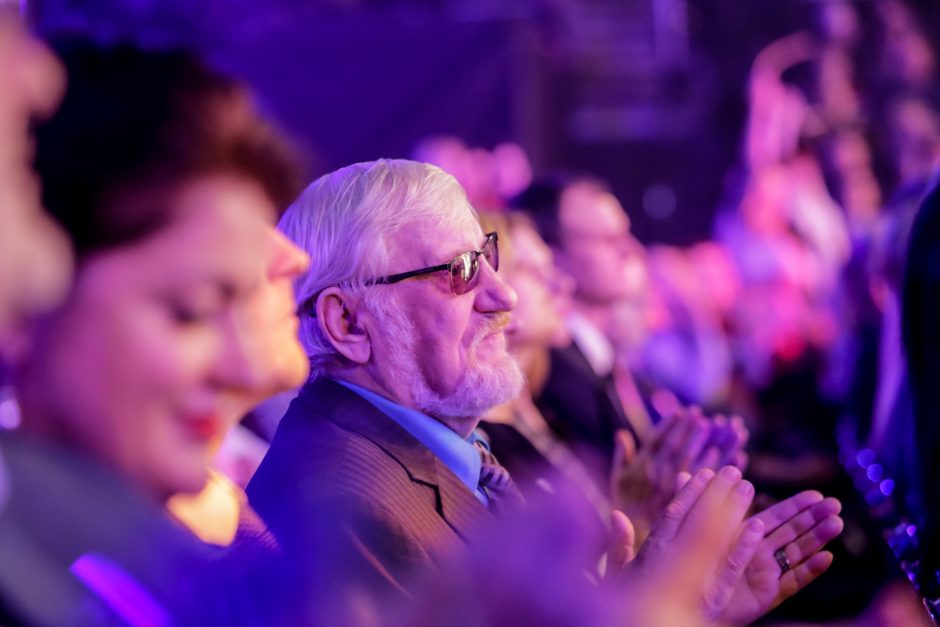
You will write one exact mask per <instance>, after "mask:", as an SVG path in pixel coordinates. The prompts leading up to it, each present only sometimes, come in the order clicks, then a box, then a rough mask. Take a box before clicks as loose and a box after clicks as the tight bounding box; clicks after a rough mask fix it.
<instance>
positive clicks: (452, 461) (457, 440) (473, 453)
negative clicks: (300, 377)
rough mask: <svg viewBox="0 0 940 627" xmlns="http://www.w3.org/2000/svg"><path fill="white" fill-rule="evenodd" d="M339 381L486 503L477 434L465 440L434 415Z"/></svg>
mask: <svg viewBox="0 0 940 627" xmlns="http://www.w3.org/2000/svg"><path fill="white" fill-rule="evenodd" d="M336 382H337V383H339V384H340V385H342V386H344V387H345V388H347V389H349V390H351V391H353V392H355V393H356V394H358V395H359V396H361V397H362V398H364V399H365V400H367V401H369V402H370V403H372V404H373V405H374V406H375V407H376V409H378V410H379V411H381V412H382V413H383V414H385V415H386V416H388V417H389V418H391V419H392V420H394V421H395V422H397V423H398V424H399V425H400V426H401V427H402V428H403V429H404V430H405V431H407V432H408V433H410V434H411V435H412V436H414V438H415V439H416V440H418V441H419V442H421V444H423V445H424V446H426V447H427V448H428V449H429V450H430V451H431V452H432V453H434V456H435V457H437V458H438V459H439V460H441V462H443V463H444V465H445V466H447V468H448V469H449V470H450V471H451V472H452V473H454V474H455V475H456V476H457V478H458V479H460V481H461V483H463V484H464V485H466V486H467V488H469V489H470V491H471V492H473V493H474V494H476V495H478V496H477V498H479V499H480V500H481V501H484V502H485V500H484V499H485V497H484V496H483V493H482V492H480V490H479V489H478V487H479V483H480V466H481V461H480V454H479V452H477V449H476V447H475V446H474V445H473V442H474V440H475V439H477V436H476V435H475V434H471V435H470V437H469V438H467V439H466V440H464V439H463V438H461V437H460V436H459V435H457V432H456V431H454V430H453V429H451V428H450V427H448V426H447V425H445V424H444V423H442V422H440V421H438V420H435V419H434V418H431V417H430V416H428V415H427V414H423V413H421V412H420V411H417V410H415V409H410V408H408V407H403V406H401V405H399V404H398V403H395V402H393V401H390V400H389V399H387V398H385V397H384V396H380V395H378V394H376V393H375V392H373V391H371V390H367V389H365V388H363V387H361V386H358V385H356V384H355V383H350V382H348V381H341V380H339V379H337V380H336Z"/></svg>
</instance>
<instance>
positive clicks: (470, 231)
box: [399, 209, 484, 265]
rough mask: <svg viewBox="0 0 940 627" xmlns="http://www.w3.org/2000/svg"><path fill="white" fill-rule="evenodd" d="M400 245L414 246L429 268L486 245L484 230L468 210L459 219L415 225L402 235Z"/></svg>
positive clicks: (431, 221) (416, 223) (450, 218)
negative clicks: (484, 242) (484, 243)
mask: <svg viewBox="0 0 940 627" xmlns="http://www.w3.org/2000/svg"><path fill="white" fill-rule="evenodd" d="M401 235H402V237H400V238H399V246H405V247H409V246H411V247H413V250H414V252H415V253H416V254H417V255H419V256H420V257H421V259H423V260H424V262H425V263H427V264H428V265H436V264H438V263H443V262H445V261H449V260H450V259H452V258H453V257H455V256H456V255H459V254H460V253H464V252H467V251H468V250H477V249H479V248H480V246H482V245H483V238H484V236H483V229H482V227H480V223H479V222H478V221H477V219H476V216H475V215H474V214H473V213H471V211H470V210H469V209H468V210H467V211H466V212H461V213H460V214H458V215H455V216H449V217H444V218H439V219H426V220H420V221H418V222H415V223H412V225H411V226H410V227H408V228H406V229H403V231H402V233H401Z"/></svg>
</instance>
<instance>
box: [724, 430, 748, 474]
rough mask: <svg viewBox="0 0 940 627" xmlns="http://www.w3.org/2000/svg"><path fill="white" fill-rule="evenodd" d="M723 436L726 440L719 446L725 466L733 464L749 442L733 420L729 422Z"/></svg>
mask: <svg viewBox="0 0 940 627" xmlns="http://www.w3.org/2000/svg"><path fill="white" fill-rule="evenodd" d="M723 435H724V439H723V440H722V442H721V443H720V444H719V446H718V448H720V449H721V452H722V455H721V462H720V463H721V464H723V465H727V464H732V463H733V462H734V459H735V457H736V456H737V454H738V451H740V450H741V448H743V447H744V444H745V442H747V437H746V434H742V433H741V431H739V430H738V429H737V428H735V426H734V422H733V420H732V421H729V422H728V425H727V427H726V428H725V432H724V434H723Z"/></svg>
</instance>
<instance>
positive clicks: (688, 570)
mask: <svg viewBox="0 0 940 627" xmlns="http://www.w3.org/2000/svg"><path fill="white" fill-rule="evenodd" d="M746 440H747V430H746V429H745V428H744V426H743V423H742V422H741V420H740V419H739V418H732V419H726V418H724V417H722V416H718V417H716V418H708V417H705V416H703V415H702V413H701V412H700V411H699V410H698V409H696V408H689V409H681V410H679V411H678V412H676V414H675V415H673V416H672V417H670V418H669V419H667V420H665V421H664V422H663V423H661V424H660V425H659V426H658V427H657V428H656V429H655V430H654V431H653V432H652V433H651V434H650V437H649V438H648V439H647V441H646V442H645V443H644V446H643V447H641V449H640V451H639V452H636V450H635V449H634V447H633V446H632V440H630V439H629V435H627V434H620V435H619V436H618V445H617V455H616V456H615V457H616V459H615V464H614V469H613V476H612V479H613V481H612V490H613V495H612V496H613V503H614V507H615V509H614V511H613V513H612V514H611V533H610V537H609V547H608V556H607V580H608V582H607V585H614V586H615V587H616V588H618V590H619V591H621V592H625V594H626V596H627V600H628V602H627V603H625V604H623V605H622V607H624V608H625V610H624V611H626V612H627V614H628V616H627V617H625V618H626V619H627V620H628V623H624V624H637V625H716V624H721V625H744V624H748V623H750V622H752V621H754V620H756V619H757V618H759V617H760V616H762V615H763V614H765V613H767V612H769V611H770V610H772V609H773V608H775V607H776V606H777V605H779V604H780V603H781V602H782V601H784V600H785V599H787V598H789V597H790V596H792V595H794V594H795V593H796V592H798V591H799V590H800V589H802V588H803V587H805V586H806V585H807V584H809V583H810V582H811V581H813V580H814V579H816V578H817V577H818V576H819V575H821V574H822V573H823V572H825V571H826V569H828V568H829V566H830V564H831V563H832V554H831V553H829V552H828V551H824V550H823V547H824V546H825V545H826V543H828V542H829V541H830V540H832V539H833V538H835V537H836V536H837V535H838V534H839V533H840V532H841V531H842V526H843V523H842V519H841V518H839V516H838V514H839V512H840V511H841V504H840V503H839V501H837V500H836V499H834V498H824V497H823V495H821V494H820V493H818V492H815V491H806V492H801V493H799V494H797V495H795V496H793V497H790V498H789V499H786V500H784V501H781V502H779V503H777V504H775V505H773V506H771V507H769V508H768V509H766V510H764V511H762V512H760V513H758V514H756V515H752V516H748V513H749V510H750V508H751V504H752V502H753V500H754V486H753V485H751V483H750V482H748V481H746V480H744V479H743V477H742V473H741V469H740V468H741V467H743V465H744V463H745V461H746V458H745V456H744V454H743V446H744V444H745V442H746ZM636 546H639V549H635V547H636ZM623 584H626V585H623Z"/></svg>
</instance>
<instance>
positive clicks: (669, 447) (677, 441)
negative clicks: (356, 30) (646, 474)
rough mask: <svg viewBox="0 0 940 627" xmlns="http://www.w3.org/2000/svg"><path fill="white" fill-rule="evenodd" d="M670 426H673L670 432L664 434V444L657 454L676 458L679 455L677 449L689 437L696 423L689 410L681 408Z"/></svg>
mask: <svg viewBox="0 0 940 627" xmlns="http://www.w3.org/2000/svg"><path fill="white" fill-rule="evenodd" d="M670 426H671V427H672V428H671V429H670V430H669V432H668V433H664V434H663V438H662V446H661V447H660V449H659V450H658V451H657V455H666V456H667V458H668V459H673V460H674V459H675V458H676V457H677V451H678V450H679V448H680V447H681V446H682V444H683V442H685V441H686V439H687V438H688V437H689V435H688V434H689V431H690V430H691V428H692V427H693V426H694V425H693V423H692V420H691V419H690V418H689V414H688V412H687V411H685V410H680V411H678V412H676V415H675V418H674V419H673V422H672V424H671V425H670Z"/></svg>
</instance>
